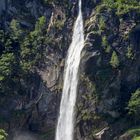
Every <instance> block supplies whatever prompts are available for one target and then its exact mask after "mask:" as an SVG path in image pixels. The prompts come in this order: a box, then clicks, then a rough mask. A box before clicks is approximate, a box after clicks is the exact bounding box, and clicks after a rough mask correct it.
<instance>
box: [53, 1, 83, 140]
mask: <svg viewBox="0 0 140 140" xmlns="http://www.w3.org/2000/svg"><path fill="white" fill-rule="evenodd" d="M83 47H84V30H83V19H82V11H81V0H79V14H78V17H77V20H76V22H75V26H74V32H73V36H72V43H71V45H70V47H69V50H68V55H67V59H66V64H65V71H64V72H65V73H64V85H63V92H62V99H61V104H60V112H59V118H58V123H57V128H56V136H55V140H73V133H74V107H75V103H76V97H77V85H78V77H79V76H78V70H79V64H80V59H81V57H80V55H81V51H82V49H83Z"/></svg>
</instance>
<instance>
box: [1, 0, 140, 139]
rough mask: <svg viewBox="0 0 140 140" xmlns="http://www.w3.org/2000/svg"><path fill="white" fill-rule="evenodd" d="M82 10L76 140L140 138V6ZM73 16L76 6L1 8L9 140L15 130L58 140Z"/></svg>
mask: <svg viewBox="0 0 140 140" xmlns="http://www.w3.org/2000/svg"><path fill="white" fill-rule="evenodd" d="M82 7H83V16H84V21H85V23H84V25H85V47H84V50H83V52H82V55H81V65H80V72H79V75H80V82H79V87H78V97H77V104H76V109H75V110H76V124H75V130H76V131H75V139H76V140H85V139H86V140H93V139H100V140H113V139H114V140H124V139H127V140H128V139H130V140H131V139H133V138H134V137H137V136H139V134H140V132H139V129H138V128H137V132H135V131H136V130H133V129H134V128H133V127H135V126H137V127H139V125H140V122H139V115H138V113H137V112H139V107H140V104H139V103H138V101H137V100H136V99H139V96H140V95H139V88H140V84H139V83H140V60H139V59H140V57H139V52H140V48H139V47H140V41H139V40H140V24H139V23H140V3H139V1H138V0H103V1H101V0H86V1H83V6H82ZM76 16H77V1H75V0H68V1H66V0H60V1H59V0H22V1H19V0H1V1H0V128H3V129H5V130H6V131H7V132H8V133H9V136H10V140H11V137H12V136H13V137H15V136H16V137H17V135H20V134H21V133H20V132H17V130H21V131H23V130H24V131H30V132H32V133H35V134H38V135H39V136H40V137H41V139H49V140H53V139H54V135H55V134H54V133H55V126H56V121H57V116H58V111H59V104H60V97H61V92H62V87H63V73H64V63H65V59H66V54H67V49H68V47H69V44H70V42H71V37H72V30H73V24H74V21H75V19H76ZM133 95H136V97H137V98H136V99H135V96H134V97H133ZM133 100H134V102H135V103H136V102H137V106H136V104H132V103H134V102H133ZM135 100H136V101H135ZM129 129H131V130H129ZM128 130H129V131H128ZM130 132H131V133H130ZM21 136H22V134H21ZM21 136H19V137H20V138H21ZM33 137H34V136H33ZM35 137H37V139H39V138H38V136H36V135H35Z"/></svg>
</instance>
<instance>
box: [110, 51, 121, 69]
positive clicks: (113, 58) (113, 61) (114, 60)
mask: <svg viewBox="0 0 140 140" xmlns="http://www.w3.org/2000/svg"><path fill="white" fill-rule="evenodd" d="M119 63H120V62H119V58H118V56H117V53H116V52H115V51H113V53H112V56H111V60H110V64H111V66H112V67H113V68H117V67H118V66H119Z"/></svg>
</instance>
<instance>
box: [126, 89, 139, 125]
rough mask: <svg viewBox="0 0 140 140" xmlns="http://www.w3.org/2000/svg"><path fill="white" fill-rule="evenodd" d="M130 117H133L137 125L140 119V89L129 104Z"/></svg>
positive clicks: (133, 94)
mask: <svg viewBox="0 0 140 140" xmlns="http://www.w3.org/2000/svg"><path fill="white" fill-rule="evenodd" d="M128 109H129V115H131V116H133V118H134V121H135V123H137V122H138V121H139V119H140V115H139V113H140V89H137V90H136V91H135V93H132V96H131V98H130V100H129V103H128Z"/></svg>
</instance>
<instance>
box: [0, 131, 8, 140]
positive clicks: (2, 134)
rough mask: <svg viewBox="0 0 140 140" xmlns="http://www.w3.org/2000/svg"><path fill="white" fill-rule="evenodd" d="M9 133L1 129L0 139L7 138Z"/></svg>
mask: <svg viewBox="0 0 140 140" xmlns="http://www.w3.org/2000/svg"><path fill="white" fill-rule="evenodd" d="M7 135H8V134H7V133H6V132H5V131H4V130H3V129H0V140H6V137H7Z"/></svg>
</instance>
